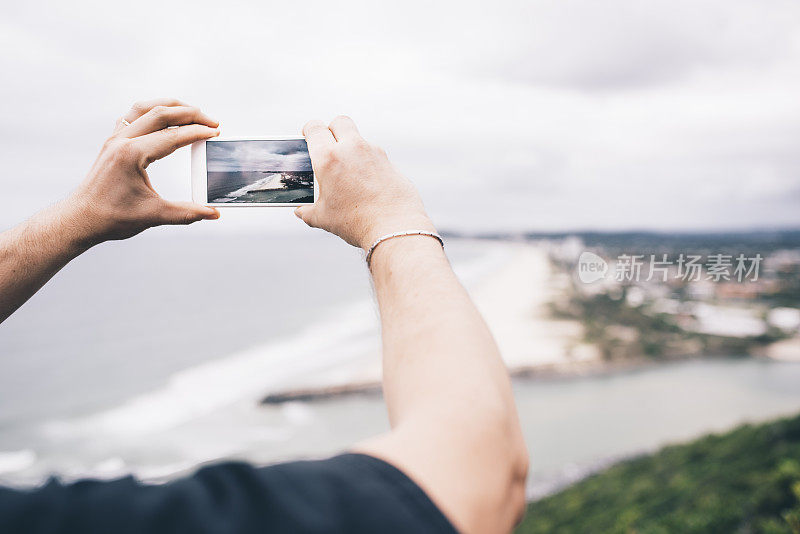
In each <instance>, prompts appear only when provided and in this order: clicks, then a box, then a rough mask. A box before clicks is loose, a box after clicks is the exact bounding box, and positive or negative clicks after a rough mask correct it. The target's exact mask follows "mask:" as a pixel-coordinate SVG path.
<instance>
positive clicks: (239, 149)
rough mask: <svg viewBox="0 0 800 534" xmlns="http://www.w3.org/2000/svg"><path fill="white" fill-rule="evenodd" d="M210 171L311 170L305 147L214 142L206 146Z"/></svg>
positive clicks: (300, 143) (297, 143)
mask: <svg viewBox="0 0 800 534" xmlns="http://www.w3.org/2000/svg"><path fill="white" fill-rule="evenodd" d="M206 161H207V164H206V166H207V169H208V171H209V172H225V171H310V170H311V160H310V159H309V156H308V146H307V145H306V142H305V141H304V140H302V139H299V140H291V141H289V140H287V141H214V142H211V143H208V144H207V145H206Z"/></svg>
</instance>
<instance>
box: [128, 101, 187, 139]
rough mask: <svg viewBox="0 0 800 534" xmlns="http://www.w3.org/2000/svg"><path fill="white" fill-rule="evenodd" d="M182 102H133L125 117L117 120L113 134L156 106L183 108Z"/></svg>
mask: <svg viewBox="0 0 800 534" xmlns="http://www.w3.org/2000/svg"><path fill="white" fill-rule="evenodd" d="M185 105H186V104H184V103H183V102H181V101H180V100H178V99H176V98H155V99H153V100H141V101H139V102H135V103H134V104H133V105H132V106H131V109H130V110H128V112H127V113H125V115H123V116H122V117H121V118H120V119H117V126H116V128H114V132H118V131H119V130H121V129H122V128H125V127H126V126H127V125H128V124H130V123H132V122H133V121H135V120H136V119H138V118H139V117H141V116H142V115H144V114H145V113H147V112H148V111H150V110H151V109H153V108H154V107H156V106H185ZM123 121H127V122H128V124H125V123H124V122H123Z"/></svg>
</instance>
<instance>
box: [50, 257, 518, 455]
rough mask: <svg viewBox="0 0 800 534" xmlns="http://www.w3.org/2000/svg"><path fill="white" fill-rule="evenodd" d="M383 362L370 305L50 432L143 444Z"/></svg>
mask: <svg viewBox="0 0 800 534" xmlns="http://www.w3.org/2000/svg"><path fill="white" fill-rule="evenodd" d="M510 256H511V253H510V251H509V249H508V248H507V247H500V246H489V247H487V252H486V253H485V254H482V255H481V256H478V257H476V258H473V259H470V260H467V261H463V262H460V263H458V264H456V265H455V270H456V273H457V274H458V275H459V277H460V279H461V280H462V281H463V282H464V283H465V285H467V286H468V287H469V285H470V284H471V283H473V282H475V281H477V280H479V279H481V278H482V277H484V276H486V275H487V274H489V273H490V272H492V271H494V270H496V269H497V268H499V266H500V265H502V264H503V263H504V262H505V261H507V260H508V258H509V257H510ZM379 359H380V333H379V325H378V317H377V310H376V306H375V304H374V303H373V301H372V300H371V299H369V300H368V299H364V300H362V301H358V302H355V303H352V304H349V305H347V306H344V307H342V308H341V309H339V310H337V312H336V314H335V316H331V317H323V318H320V319H318V320H316V321H314V322H312V323H311V324H309V325H308V326H307V327H305V328H304V329H302V330H301V331H299V332H297V333H296V334H294V335H290V336H286V337H284V338H283V339H279V340H275V341H274V342H271V343H269V344H265V345H259V346H255V347H252V348H249V349H246V350H243V351H240V352H236V353H233V354H230V355H227V356H224V357H222V358H220V359H218V360H214V361H210V362H206V363H203V364H200V365H197V366H195V367H191V368H188V369H185V370H182V371H179V372H177V373H175V374H173V375H172V376H171V377H170V378H169V379H168V381H167V383H166V384H165V385H164V386H163V387H162V388H160V389H157V390H155V391H151V392H147V393H144V394H141V395H139V396H136V397H134V398H131V399H129V400H128V401H126V402H124V403H123V404H121V405H119V406H116V407H113V408H110V409H108V410H104V411H102V412H98V413H94V414H90V415H87V416H83V417H79V418H71V419H62V420H58V421H50V422H48V423H46V424H45V425H44V427H43V431H44V432H45V433H46V434H47V435H49V436H50V437H51V438H54V439H63V438H65V437H80V436H88V435H92V436H98V435H104V436H107V437H114V438H123V439H124V438H126V437H141V436H143V435H148V434H151V433H154V432H159V431H164V430H167V429H169V428H172V427H175V426H178V425H180V424H182V423H185V422H187V421H190V420H193V419H195V418H199V417H202V416H204V415H206V414H209V413H211V412H213V411H215V410H217V409H220V408H223V407H225V406H228V405H232V404H235V403H239V402H242V401H245V402H248V403H252V404H255V403H257V402H258V401H259V400H260V399H261V398H263V396H264V395H265V394H267V393H270V392H275V391H284V390H287V389H292V388H294V387H307V386H309V385H314V386H325V385H337V384H341V383H343V382H347V380H348V379H350V378H352V377H353V376H355V375H357V374H358V373H359V372H360V371H361V370H363V367H364V364H365V362H374V363H375V366H374V367H375V368H376V369H379ZM376 378H378V377H376ZM295 411H297V410H295ZM298 413H299V412H298ZM298 413H294V415H295V416H296V417H293V418H292V419H294V420H296V422H297V423H298V424H302V423H303V422H304V421H305V418H304V417H301V416H300V415H298Z"/></svg>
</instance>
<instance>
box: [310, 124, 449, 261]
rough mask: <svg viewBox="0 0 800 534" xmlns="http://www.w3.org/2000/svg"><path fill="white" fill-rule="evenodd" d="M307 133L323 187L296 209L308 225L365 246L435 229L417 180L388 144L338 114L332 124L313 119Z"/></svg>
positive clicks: (315, 171)
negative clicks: (392, 158) (393, 159)
mask: <svg viewBox="0 0 800 534" xmlns="http://www.w3.org/2000/svg"><path fill="white" fill-rule="evenodd" d="M303 134H304V135H305V137H306V141H307V142H308V152H309V154H310V156H311V164H312V166H313V168H314V178H315V180H316V181H317V186H318V187H319V189H320V194H319V198H318V200H317V202H316V203H314V204H313V205H309V206H300V207H299V208H297V209H296V210H295V214H296V215H297V216H298V217H300V218H301V219H303V221H304V222H305V223H306V224H308V225H309V226H313V227H315V228H322V229H323V230H327V231H328V232H331V233H333V234H336V235H338V236H339V237H341V238H342V239H344V240H345V241H347V242H348V243H350V244H351V245H354V246H356V247H360V248H363V249H367V248H368V247H369V246H370V245H371V244H372V242H373V241H374V240H375V239H377V238H378V237H380V236H382V235H385V234H389V233H393V232H400V231H404V230H429V231H435V229H434V227H433V223H431V220H430V219H429V218H428V215H427V214H426V213H425V207H424V206H423V205H422V199H421V198H420V196H419V193H418V192H417V189H416V188H415V187H414V185H413V184H412V183H411V182H410V181H409V180H408V179H406V178H405V177H404V176H402V175H401V174H400V173H398V172H397V170H395V169H394V167H392V164H391V163H390V162H389V158H387V157H386V153H385V152H384V151H383V150H382V149H380V148H379V147H376V146H373V145H370V144H369V143H367V141H365V140H364V138H363V137H361V135H360V134H359V132H358V129H357V128H356V125H355V123H354V122H353V121H352V120H351V119H350V118H349V117H343V116H340V117H337V118H335V119H334V120H333V121H332V122H331V124H330V126H325V124H324V123H323V122H321V121H311V122H309V123H307V124H306V125H305V126H304V127H303Z"/></svg>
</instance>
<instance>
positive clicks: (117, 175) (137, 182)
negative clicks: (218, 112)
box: [63, 99, 219, 246]
mask: <svg viewBox="0 0 800 534" xmlns="http://www.w3.org/2000/svg"><path fill="white" fill-rule="evenodd" d="M124 120H125V121H127V122H128V123H129V124H125V122H123V119H119V120H118V121H117V126H116V128H115V130H114V133H113V134H112V135H111V137H110V138H109V139H108V140H107V141H106V142H105V144H104V145H103V148H102V150H101V151H100V155H99V156H98V157H97V161H95V163H94V165H93V166H92V168H91V170H90V171H89V175H88V176H87V177H86V179H85V180H84V181H83V183H81V185H80V186H79V187H78V189H77V190H76V191H75V192H74V193H73V194H72V196H71V197H70V198H69V199H67V200H66V202H64V203H63V206H64V207H65V209H69V210H71V212H72V213H71V214H70V215H72V217H70V219H71V222H72V223H73V224H74V225H75V227H76V228H80V232H81V236H80V238H81V239H82V240H83V241H84V242H85V244H86V245H88V246H91V245H94V244H97V243H100V242H102V241H107V240H113V239H127V238H129V237H132V236H134V235H136V234H138V233H140V232H142V231H143V230H145V229H147V228H150V227H151V226H158V225H162V224H190V223H193V222H196V221H199V220H202V219H217V218H219V212H218V211H217V210H216V209H214V208H210V207H207V206H202V205H200V204H195V203H193V202H172V201H169V200H165V199H163V198H161V197H160V196H159V195H158V193H156V191H155V189H153V186H152V185H151V184H150V179H149V177H148V176H147V171H146V170H145V169H147V166H148V165H150V164H151V163H152V162H154V161H156V160H158V159H161V158H163V157H165V156H168V155H169V154H172V153H173V152H174V151H175V150H177V149H178V148H180V147H182V146H186V145H189V144H191V143H194V142H196V141H202V140H203V139H208V138H210V137H215V136H217V135H219V130H218V129H217V126H219V123H218V122H217V121H215V120H214V119H212V118H210V117H208V116H207V115H205V114H204V113H202V112H201V111H200V110H199V109H197V108H195V107H190V106H187V105H186V104H184V103H182V102H180V101H178V100H174V99H159V100H152V101H149V102H140V103H136V104H134V105H133V107H132V108H131V110H130V111H128V113H126V114H125V116H124Z"/></svg>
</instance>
